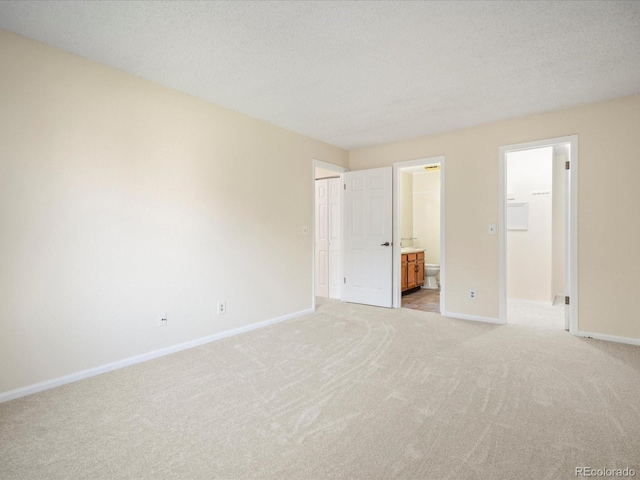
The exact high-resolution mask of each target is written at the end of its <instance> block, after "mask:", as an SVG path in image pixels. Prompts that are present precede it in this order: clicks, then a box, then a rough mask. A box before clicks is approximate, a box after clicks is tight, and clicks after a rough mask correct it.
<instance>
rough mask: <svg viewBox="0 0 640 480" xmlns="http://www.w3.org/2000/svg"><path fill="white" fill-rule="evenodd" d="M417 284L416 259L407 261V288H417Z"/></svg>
mask: <svg viewBox="0 0 640 480" xmlns="http://www.w3.org/2000/svg"><path fill="white" fill-rule="evenodd" d="M416 285H417V283H416V261H415V260H409V261H408V262H407V288H415V287H416Z"/></svg>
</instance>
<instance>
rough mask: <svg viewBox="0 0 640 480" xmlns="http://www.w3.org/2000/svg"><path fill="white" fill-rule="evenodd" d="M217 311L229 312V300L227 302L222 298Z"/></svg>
mask: <svg viewBox="0 0 640 480" xmlns="http://www.w3.org/2000/svg"><path fill="white" fill-rule="evenodd" d="M216 311H217V313H218V315H224V314H225V313H227V302H225V301H224V300H220V301H219V302H218V308H217V310H216Z"/></svg>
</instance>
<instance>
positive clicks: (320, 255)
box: [313, 160, 346, 308]
mask: <svg viewBox="0 0 640 480" xmlns="http://www.w3.org/2000/svg"><path fill="white" fill-rule="evenodd" d="M345 171H346V169H345V168H342V167H338V166H335V165H331V164H328V163H324V162H320V161H318V160H314V164H313V182H314V206H313V211H314V226H313V237H314V241H313V253H314V254H313V258H314V263H313V272H314V275H313V279H314V280H313V282H314V285H313V291H314V298H313V300H314V308H315V297H325V298H335V299H340V298H341V293H342V288H341V287H342V283H341V282H340V279H341V278H342V271H343V267H342V243H341V242H342V197H343V192H342V184H343V180H342V173H344V172H345Z"/></svg>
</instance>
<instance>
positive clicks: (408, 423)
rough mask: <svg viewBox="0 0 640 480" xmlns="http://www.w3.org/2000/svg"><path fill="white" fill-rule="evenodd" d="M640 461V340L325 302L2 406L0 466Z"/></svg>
mask: <svg viewBox="0 0 640 480" xmlns="http://www.w3.org/2000/svg"><path fill="white" fill-rule="evenodd" d="M581 466H586V467H592V468H605V467H608V468H613V467H620V468H624V467H631V468H634V469H635V470H636V472H637V473H636V475H637V476H640V348H638V347H633V346H627V345H620V344H613V343H606V342H601V341H597V340H588V339H581V338H576V337H573V336H571V335H569V334H568V333H565V332H564V331H562V330H560V329H558V330H548V329H542V328H539V327H536V328H528V327H526V326H523V325H507V326H491V325H487V324H481V323H475V322H467V321H462V320H452V319H446V318H443V317H440V316H439V315H438V314H433V313H424V312H419V311H414V310H408V309H399V310H387V309H379V308H373V307H365V306H359V305H351V304H341V303H339V302H335V301H324V302H322V303H321V304H320V305H319V308H318V310H317V312H316V313H314V314H313V315H309V316H306V317H303V318H298V319H294V320H290V321H287V322H284V323H280V324H277V325H273V326H271V327H267V328H264V329H261V330H256V331H254V332H251V333H247V334H243V335H239V336H236V337H233V338H228V339H225V340H222V341H219V342H215V343H211V344H208V345H206V346H203V347H200V348H195V349H192V350H189V351H184V352H181V353H177V354H175V355H171V356H168V357H164V358H161V359H157V360H154V361H150V362H147V363H144V364H140V365H136V366H132V367H128V368H126V369H122V370H119V371H115V372H111V373H108V374H104V375H101V376H98V377H94V378H91V379H88V380H85V381H82V382H78V383H75V384H70V385H66V386H63V387H60V388H56V389H53V390H49V391H46V392H43V393H40V394H37V395H32V396H30V397H25V398H22V399H18V400H15V401H11V402H7V403H5V404H2V405H0V478H2V479H3V480H7V479H21V480H22V479H47V480H51V479H65V480H68V479H213V478H224V479H254V478H255V479H260V478H264V479H276V478H277V479H301V480H304V479H325V478H326V479H331V478H356V479H393V478H415V479H534V478H535V479H564V478H567V479H568V478H575V477H574V473H575V467H581Z"/></svg>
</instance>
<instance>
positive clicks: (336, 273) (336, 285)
mask: <svg viewBox="0 0 640 480" xmlns="http://www.w3.org/2000/svg"><path fill="white" fill-rule="evenodd" d="M327 182H328V186H327V188H328V197H329V198H328V203H329V208H328V210H329V232H328V237H329V298H338V299H339V298H340V285H341V280H342V265H341V262H340V257H341V254H342V181H341V180H340V178H330V179H328V180H327Z"/></svg>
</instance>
